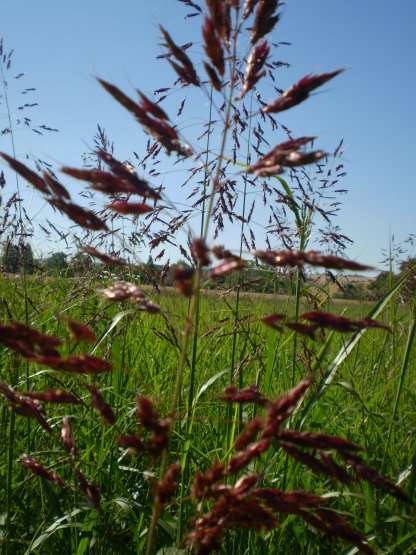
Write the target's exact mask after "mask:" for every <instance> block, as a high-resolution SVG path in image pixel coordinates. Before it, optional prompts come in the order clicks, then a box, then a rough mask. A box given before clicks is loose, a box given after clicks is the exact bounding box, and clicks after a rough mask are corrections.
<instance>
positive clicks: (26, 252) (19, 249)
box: [1, 243, 34, 274]
mask: <svg viewBox="0 0 416 555" xmlns="http://www.w3.org/2000/svg"><path fill="white" fill-rule="evenodd" d="M33 262H34V261H33V251H32V247H31V246H30V245H29V243H20V244H18V245H16V244H12V243H8V244H6V245H5V246H4V248H3V253H2V255H1V264H2V266H3V268H4V271H5V272H7V273H11V274H17V273H20V272H22V271H23V270H24V271H25V272H26V273H27V274H33V270H34V263H33Z"/></svg>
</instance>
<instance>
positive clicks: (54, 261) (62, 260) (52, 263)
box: [44, 252, 68, 271]
mask: <svg viewBox="0 0 416 555" xmlns="http://www.w3.org/2000/svg"><path fill="white" fill-rule="evenodd" d="M44 266H45V268H46V269H47V270H58V271H59V270H65V269H66V268H68V262H67V261H66V254H65V253H63V252H54V253H53V254H52V255H51V256H50V257H49V258H48V259H47V260H46V261H45V263H44Z"/></svg>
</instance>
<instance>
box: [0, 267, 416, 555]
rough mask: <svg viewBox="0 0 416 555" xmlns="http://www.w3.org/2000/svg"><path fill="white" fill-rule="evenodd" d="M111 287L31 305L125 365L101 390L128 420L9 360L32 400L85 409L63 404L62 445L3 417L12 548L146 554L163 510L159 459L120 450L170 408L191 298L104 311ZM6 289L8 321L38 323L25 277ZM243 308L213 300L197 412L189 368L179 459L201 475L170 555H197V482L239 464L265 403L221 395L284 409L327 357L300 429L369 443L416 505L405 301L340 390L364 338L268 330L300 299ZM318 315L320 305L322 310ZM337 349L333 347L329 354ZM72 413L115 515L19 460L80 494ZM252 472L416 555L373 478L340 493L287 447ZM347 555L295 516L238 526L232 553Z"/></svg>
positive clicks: (401, 514)
mask: <svg viewBox="0 0 416 555" xmlns="http://www.w3.org/2000/svg"><path fill="white" fill-rule="evenodd" d="M105 285H106V283H97V282H96V280H94V281H91V280H89V279H88V278H83V279H82V278H79V279H65V278H59V277H56V278H53V277H49V278H47V277H39V278H32V279H31V280H30V281H29V282H28V289H27V299H28V306H27V310H28V315H29V322H30V325H31V326H33V327H34V328H35V329H37V330H38V331H40V332H42V333H47V334H50V335H54V336H58V337H61V338H63V339H65V347H64V348H63V350H62V355H63V356H70V355H74V354H77V353H84V352H85V347H84V348H83V347H82V344H80V343H79V342H77V341H75V340H74V339H73V338H72V339H71V338H70V336H69V333H68V328H67V323H66V321H65V317H69V318H71V319H72V320H75V321H79V322H84V323H86V324H88V325H89V326H90V327H91V328H92V329H94V331H95V333H96V334H97V337H98V338H99V339H98V340H97V342H96V343H97V345H98V347H97V348H96V349H94V351H92V350H91V349H88V350H87V352H94V354H96V355H98V356H100V357H104V358H110V360H111V362H112V365H113V370H112V372H111V374H106V375H104V377H102V378H100V379H97V380H95V381H94V383H95V384H96V385H97V387H98V386H99V388H100V391H101V393H102V395H103V396H104V398H105V400H106V402H107V403H108V404H109V405H110V406H111V407H113V410H114V413H115V416H116V421H115V423H113V424H112V425H109V424H108V422H107V423H106V422H105V419H104V420H103V417H102V416H101V417H100V413H99V412H97V410H95V409H94V408H93V407H92V406H90V405H91V402H90V395H89V392H88V391H87V390H86V389H85V387H83V384H82V382H83V380H80V379H79V377H78V376H74V377H73V376H65V375H62V374H59V373H58V372H56V371H54V370H51V369H44V368H42V369H41V368H40V367H39V365H35V364H31V363H24V362H22V361H21V360H19V358H18V356H17V355H16V356H14V357H13V356H11V355H10V352H8V351H7V350H6V351H5V350H3V353H2V361H1V365H2V381H3V382H6V383H8V384H13V387H14V388H15V390H16V391H51V390H57V389H58V390H59V389H61V390H62V389H63V390H65V391H68V392H71V393H72V394H74V395H75V396H76V398H77V399H79V400H80V401H82V404H73V405H64V406H62V405H54V404H50V405H49V406H48V410H47V416H48V422H49V423H50V425H51V428H52V434H49V433H47V432H46V431H45V430H42V428H40V427H39V426H38V425H36V423H34V422H32V421H31V420H29V421H28V420H27V419H25V418H21V417H19V416H18V415H15V414H14V413H13V412H9V411H8V410H7V409H6V408H5V407H4V406H3V408H2V417H1V419H2V425H1V435H2V437H1V445H2V455H1V460H2V461H3V462H2V465H1V476H2V484H3V486H2V499H3V501H2V506H3V507H5V508H6V507H7V508H8V509H9V510H10V511H11V514H12V517H11V518H10V521H9V522H8V544H9V552H10V553H58V552H65V553H77V554H81V553H141V552H143V551H144V549H145V542H146V537H147V533H146V530H147V527H148V525H149V519H150V514H151V512H150V511H151V505H152V495H151V493H150V492H149V481H150V482H151V477H152V475H153V472H154V469H153V466H152V465H151V463H150V461H149V457H148V455H147V454H146V453H145V452H143V453H134V452H132V453H130V454H129V451H128V449H126V448H125V447H123V446H121V445H118V444H117V438H118V437H120V436H122V435H127V434H129V433H132V432H134V430H135V429H136V427H137V414H136V408H137V395H138V394H140V395H144V396H146V397H149V398H150V399H152V400H153V401H154V402H155V405H156V407H157V410H158V411H159V412H160V413H161V414H167V413H168V412H169V405H170V401H171V389H172V382H173V381H174V378H175V373H176V367H177V359H178V356H179V353H180V349H181V344H182V342H183V334H182V328H183V319H184V317H185V316H186V314H187V311H188V308H189V307H188V305H189V301H188V300H187V299H185V298H184V297H182V296H180V295H179V294H177V293H174V292H172V291H170V292H169V293H163V292H162V293H161V294H160V295H159V294H157V293H156V292H155V291H154V292H153V294H152V293H149V296H150V297H151V298H152V299H153V300H154V301H155V302H157V303H158V305H160V306H161V307H162V308H163V314H164V315H165V316H163V317H162V316H161V315H160V314H147V313H146V312H143V311H142V310H140V309H137V308H135V307H134V305H133V304H131V303H128V304H127V306H120V305H119V303H117V305H114V304H111V303H108V302H105V301H103V300H102V299H101V297H100V296H99V295H98V292H99V291H100V289H102V288H103V287H105ZM1 287H2V293H3V295H2V297H3V299H4V301H3V306H2V321H7V320H8V319H11V320H13V321H21V320H22V319H24V313H25V305H24V298H25V295H24V292H23V291H22V288H21V282H20V281H17V282H16V280H12V279H10V278H3V279H2V282H1ZM235 303H236V298H235V294H234V295H230V294H228V295H225V296H224V298H221V296H220V295H218V294H212V293H208V294H207V295H205V296H202V297H201V307H200V319H199V323H198V339H197V341H196V342H195V345H194V349H193V350H192V358H191V359H190V360H188V361H187V368H188V369H191V368H193V367H194V368H195V373H194V383H193V384H192V388H193V395H192V397H193V400H192V405H191V406H189V402H188V401H189V396H190V386H191V384H190V378H189V375H190V374H189V373H187V374H186V375H185V379H184V382H183V385H182V387H181V392H180V397H181V401H180V406H181V407H182V409H181V410H182V414H181V415H180V426H178V427H177V428H176V429H175V431H174V434H173V437H172V446H171V457H172V460H174V461H175V460H178V461H181V464H182V466H183V468H184V470H185V471H186V474H184V475H183V478H182V480H181V483H180V488H179V490H178V491H177V493H176V499H175V500H173V501H172V502H171V504H170V506H169V507H168V508H167V509H166V510H165V512H164V514H163V517H162V519H161V522H160V532H159V534H158V538H157V545H158V546H159V547H163V546H166V545H177V546H179V548H181V547H182V548H184V545H182V546H181V544H180V539H181V538H182V537H183V538H186V535H187V533H189V527H190V525H191V522H192V519H191V517H192V515H193V511H194V510H195V505H194V502H193V501H192V500H191V498H190V496H189V491H190V488H191V484H192V480H193V476H194V473H195V471H197V470H199V471H205V470H207V469H208V468H209V467H210V465H211V464H212V462H213V460H216V459H218V460H219V461H226V460H227V459H229V458H230V455H231V452H232V445H233V442H234V441H235V438H236V436H237V435H238V431H239V428H240V427H242V426H243V425H244V423H247V422H249V421H250V419H252V418H253V416H254V415H255V414H256V413H257V412H258V411H259V407H256V406H254V407H252V406H250V405H237V408H234V407H233V408H232V410H231V411H230V406H229V405H226V404H225V403H222V402H220V400H219V397H220V394H221V392H223V391H224V389H225V388H226V387H227V386H229V385H230V384H236V385H237V384H239V383H240V382H243V384H245V385H251V384H255V385H257V386H258V388H259V390H260V391H261V392H262V393H264V394H265V395H267V396H269V397H270V398H272V399H273V398H276V397H277V396H278V395H280V394H283V393H284V392H286V391H287V390H288V389H290V387H291V385H292V382H293V376H294V378H295V381H296V382H297V381H298V380H300V379H301V378H304V377H305V376H306V375H307V374H308V373H309V372H310V371H311V365H312V364H314V361H315V360H319V366H316V367H315V382H314V384H313V385H312V388H311V389H312V391H311V392H310V394H309V396H308V397H307V398H306V399H305V400H304V402H303V404H302V405H301V406H300V407H299V410H298V411H297V413H296V414H295V415H294V416H293V424H292V425H293V427H294V428H296V429H299V430H309V431H319V432H320V433H325V434H328V435H330V436H339V437H343V438H348V439H349V440H350V441H352V442H354V443H357V444H358V445H361V446H363V447H364V448H365V455H364V456H365V461H366V463H368V464H369V466H371V467H372V468H375V469H381V470H382V471H383V473H384V474H385V475H387V476H389V477H390V478H391V479H393V480H394V481H395V482H396V483H399V484H400V485H401V487H402V488H403V489H404V490H405V491H406V492H407V493H408V494H409V496H411V497H412V496H413V495H414V480H415V478H414V471H413V466H412V464H413V461H414V453H415V451H414V448H415V446H414V428H415V425H416V420H415V418H416V415H415V409H414V407H415V394H414V391H413V388H412V386H411V384H412V383H414V379H415V371H416V368H415V361H414V357H412V358H411V359H410V360H409V359H406V355H407V356H408V357H409V354H410V353H408V352H407V351H406V349H408V348H409V345H408V332H409V326H410V325H411V323H412V322H411V314H410V311H409V310H406V308H404V307H402V306H401V307H399V308H398V307H397V305H396V303H395V302H394V300H391V301H390V302H389V303H386V306H385V308H384V309H383V311H382V314H381V315H380V318H381V320H382V321H387V322H389V323H390V324H391V325H392V332H391V333H389V332H386V331H385V330H381V329H367V330H366V333H364V334H363V336H362V337H361V338H360V340H359V341H358V342H357V343H356V344H355V346H354V348H353V349H352V350H351V352H349V354H348V356H347V357H346V358H345V360H344V361H343V362H342V364H340V365H339V366H337V367H336V372H335V374H334V375H333V376H332V378H331V383H330V385H328V386H327V387H326V388H325V389H324V390H323V391H321V389H320V386H322V383H323V382H324V380H325V378H326V377H327V376H326V373H327V371H328V369H329V368H331V365H333V363H334V360H335V359H336V357H337V354H338V353H339V352H343V350H344V349H345V347H346V345H347V344H348V341H349V339H350V335H351V334H334V332H329V333H328V332H322V335H319V336H318V337H316V339H315V340H312V339H311V338H302V339H301V340H300V339H299V338H297V340H296V335H295V333H294V332H290V330H287V331H286V332H283V333H281V332H278V331H276V330H275V329H272V328H270V327H268V326H266V325H265V324H264V323H263V322H262V321H261V318H262V317H263V316H264V315H267V314H275V313H276V312H278V313H282V314H293V310H294V305H295V303H294V299H293V298H290V297H287V299H286V300H283V299H280V300H278V301H275V300H273V299H272V298H270V296H264V297H263V296H262V295H261V294H258V295H245V296H243V295H242V297H241V299H240V306H239V313H238V318H237V319H236V317H235ZM328 303H329V304H327V305H325V306H323V307H322V308H323V309H329V308H332V309H333V310H334V311H335V312H337V313H338V314H340V313H341V312H342V313H343V314H344V315H346V316H348V317H349V318H353V319H360V318H363V317H365V316H366V315H368V313H370V311H371V310H372V309H373V308H374V307H373V306H371V305H367V306H363V305H360V304H351V303H350V304H348V303H347V304H346V305H345V306H342V305H341V304H339V302H338V303H336V304H333V303H331V301H328ZM37 307H41V310H39V309H38V308H37ZM303 308H305V310H306V305H305V306H304V307H303ZM121 309H122V310H121ZM295 341H296V344H295ZM322 345H325V346H326V347H325V349H324V352H322ZM110 353H111V355H110ZM65 417H69V418H70V421H71V427H72V433H73V436H74V438H76V449H77V456H76V466H77V468H79V469H81V470H82V472H83V473H84V474H85V475H86V476H88V480H89V481H90V482H91V483H93V484H96V485H99V487H100V495H101V502H100V504H99V506H95V507H94V506H92V505H91V500H88V497H87V498H85V495H82V492H80V491H76V488H75V489H74V487H71V486H70V485H68V486H67V487H65V488H62V487H59V486H56V485H52V483H50V482H49V481H47V480H42V478H40V477H35V476H30V475H28V472H27V469H26V468H25V466H24V465H23V464H21V462H20V460H19V456H20V454H21V453H30V454H31V455H32V456H33V457H34V458H35V459H36V460H37V461H38V462H40V463H41V464H42V465H44V466H45V467H46V468H47V469H48V471H50V472H55V473H57V474H59V476H60V477H61V478H62V479H63V480H65V482H67V483H68V484H70V483H71V480H73V473H74V467H73V466H72V465H71V464H70V461H69V460H68V457H67V453H66V450H65V448H64V447H63V446H62V442H61V440H60V429H61V426H62V421H63V419H64V418H65ZM12 430H13V433H12V434H11V431H12ZM130 451H132V450H131V449H130ZM252 466H253V470H255V471H256V473H259V474H260V475H261V476H262V479H263V480H264V481H266V482H268V483H270V484H272V485H273V486H275V485H276V486H277V485H278V486H279V487H282V486H283V487H284V488H285V489H288V490H295V491H296V490H299V489H301V490H306V491H313V492H314V493H315V494H320V495H323V497H324V498H325V499H326V500H327V501H328V505H329V506H330V507H331V509H332V510H335V511H337V512H339V513H340V514H342V515H344V516H345V515H346V516H347V519H348V523H349V524H350V525H351V527H352V528H355V529H358V530H361V531H362V532H364V533H366V534H367V535H368V537H369V538H374V540H373V542H371V545H373V544H374V543H376V544H377V545H378V546H380V548H381V549H382V550H383V551H382V552H386V551H387V552H395V553H406V552H411V551H410V550H409V549H410V547H411V546H412V545H413V544H414V541H415V539H414V534H415V529H414V522H413V519H412V516H411V514H410V513H409V509H408V507H407V506H406V504H405V505H403V503H401V502H399V501H396V500H394V499H393V498H392V497H390V496H388V495H386V494H384V493H383V492H381V493H379V492H378V491H377V490H376V489H375V488H374V487H373V486H372V485H368V484H367V483H365V482H362V483H360V484H356V485H354V487H353V488H351V489H350V487H346V486H342V487H340V484H339V483H338V484H337V483H335V482H334V481H333V480H331V479H330V478H329V477H328V476H325V475H319V474H316V473H314V472H312V471H311V470H310V469H308V468H307V467H305V466H304V465H302V464H300V463H299V462H298V461H294V460H291V459H288V457H287V456H285V453H284V452H283V451H282V450H279V449H278V448H270V449H269V450H268V451H267V452H266V454H265V455H263V456H262V458H261V460H257V461H254V462H252ZM7 493H8V496H6V494H7ZM4 532H5V527H4V524H3V534H4ZM3 538H4V535H3ZM344 548H345V545H343V543H342V542H340V543H338V542H337V541H336V540H334V539H330V540H328V539H324V538H323V537H322V536H317V534H316V532H315V531H314V530H313V528H311V527H310V526H308V525H307V524H306V523H302V521H301V520H300V519H296V518H295V517H293V516H287V517H286V518H282V520H281V523H280V527H279V528H278V529H277V530H275V531H270V532H268V533H267V534H265V533H263V534H255V533H254V532H249V531H246V530H240V531H235V532H233V533H232V534H230V536H229V537H227V539H226V541H225V544H224V547H223V549H224V553H230V552H235V553H270V554H271V553H277V552H284V553H295V552H301V553H335V552H337V553H340V552H344ZM156 551H157V550H156ZM163 552H166V553H174V552H178V553H181V551H178V550H177V551H167V550H165V551H161V553H163ZM184 552H185V551H184ZM345 552H346V553H347V552H348V553H352V552H353V551H352V550H345Z"/></svg>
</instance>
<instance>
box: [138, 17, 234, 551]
mask: <svg viewBox="0 0 416 555" xmlns="http://www.w3.org/2000/svg"><path fill="white" fill-rule="evenodd" d="M237 19H238V13H237ZM236 33H237V29H236V31H235V33H234V36H233V53H232V56H231V60H230V93H229V97H228V102H227V111H226V116H225V123H224V129H223V134H222V140H221V145H220V151H219V155H218V161H217V167H216V169H215V173H214V177H213V180H212V188H211V193H210V197H209V203H208V209H207V212H206V220H205V225H204V226H203V229H204V233H203V237H202V238H203V239H204V240H206V239H207V237H208V233H209V225H210V220H211V214H212V210H213V207H214V199H215V193H216V190H217V182H218V180H219V178H220V174H221V167H222V163H223V156H224V152H225V146H226V142H227V136H228V130H229V128H230V116H231V107H232V99H233V93H234V87H235V66H236V56H237V50H236V48H237V34H236ZM201 281H202V266H201V263H200V262H198V264H197V268H196V272H195V281H194V293H193V295H192V298H191V305H190V308H189V314H188V318H187V321H186V324H185V329H184V339H183V344H182V350H181V354H180V357H179V362H178V367H177V371H176V380H175V386H174V390H173V395H172V401H171V406H170V414H171V415H172V416H174V415H175V414H176V411H177V406H178V400H179V394H180V390H181V387H182V382H183V374H184V370H185V365H186V359H187V353H188V347H189V343H190V338H191V331H192V327H193V324H194V320H195V315H196V310H197V306H198V303H199V297H200V288H201ZM171 435H172V430H171V432H170V437H169V440H170V439H171ZM169 443H170V441H169ZM169 454H170V447H167V448H166V449H165V450H164V451H163V454H162V461H161V465H160V474H159V475H160V477H161V478H163V476H164V475H165V473H166V470H167V467H168V462H169ZM160 513H161V507H160V505H159V503H158V502H157V499H156V498H155V499H154V502H153V509H152V517H151V521H150V527H149V534H148V539H147V545H146V555H151V554H152V552H153V544H154V540H155V534H156V529H157V524H158V521H159V517H160Z"/></svg>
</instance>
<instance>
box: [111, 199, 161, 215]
mask: <svg viewBox="0 0 416 555" xmlns="http://www.w3.org/2000/svg"><path fill="white" fill-rule="evenodd" d="M105 207H106V208H108V209H109V210H112V211H113V212H118V213H119V214H131V215H134V216H140V215H141V214H148V213H149V212H153V210H154V208H153V207H152V206H149V205H148V204H145V203H143V202H128V201H127V200H115V201H113V202H112V203H111V204H107V205H106V206H105Z"/></svg>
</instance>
